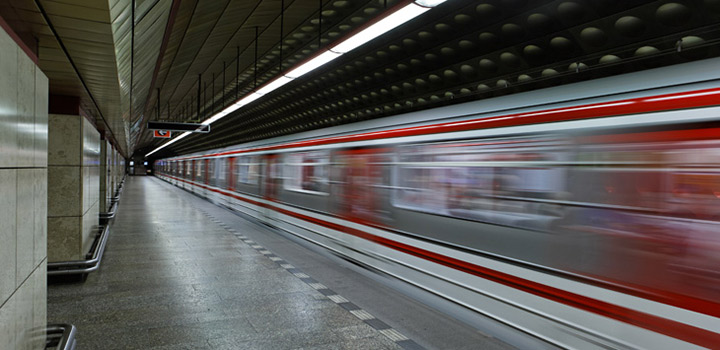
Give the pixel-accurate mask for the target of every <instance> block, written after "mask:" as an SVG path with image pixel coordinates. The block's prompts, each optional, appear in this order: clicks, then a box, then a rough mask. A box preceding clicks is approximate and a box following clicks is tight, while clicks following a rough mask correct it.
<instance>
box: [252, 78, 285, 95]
mask: <svg viewBox="0 0 720 350" xmlns="http://www.w3.org/2000/svg"><path fill="white" fill-rule="evenodd" d="M291 81H293V78H289V77H286V76H284V75H281V76H279V77H277V79H275V80H273V81H271V82H269V83H267V84H265V86H263V87H261V88H260V89H258V90H257V91H255V93H256V94H259V95H261V96H262V95H267V94H269V93H270V92H271V91H273V90H275V89H277V88H279V87H281V86H283V85H285V84H287V83H289V82H291Z"/></svg>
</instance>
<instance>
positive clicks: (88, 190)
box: [82, 166, 100, 215]
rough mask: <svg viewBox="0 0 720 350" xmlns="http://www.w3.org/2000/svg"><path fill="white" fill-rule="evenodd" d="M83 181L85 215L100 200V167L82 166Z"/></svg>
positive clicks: (83, 213)
mask: <svg viewBox="0 0 720 350" xmlns="http://www.w3.org/2000/svg"><path fill="white" fill-rule="evenodd" d="M82 176H83V177H82V182H83V198H82V202H83V209H82V210H83V212H82V215H85V213H87V211H88V210H90V208H92V207H93V206H95V205H97V204H98V203H99V202H100V167H98V166H85V167H82Z"/></svg>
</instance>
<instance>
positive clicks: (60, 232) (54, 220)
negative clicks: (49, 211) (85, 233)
mask: <svg viewBox="0 0 720 350" xmlns="http://www.w3.org/2000/svg"><path fill="white" fill-rule="evenodd" d="M81 219H82V217H80V216H64V217H49V218H48V225H47V228H48V229H47V245H48V247H51V248H52V249H48V252H47V254H48V261H50V262H54V261H67V260H79V259H82V258H84V256H81V254H80V238H81V237H80V232H82V222H81Z"/></svg>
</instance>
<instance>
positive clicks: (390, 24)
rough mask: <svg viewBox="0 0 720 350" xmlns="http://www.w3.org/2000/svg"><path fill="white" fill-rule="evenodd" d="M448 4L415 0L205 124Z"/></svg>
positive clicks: (254, 92) (433, 0) (443, 0)
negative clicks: (433, 9)
mask: <svg viewBox="0 0 720 350" xmlns="http://www.w3.org/2000/svg"><path fill="white" fill-rule="evenodd" d="M445 1H447V0H415V1H414V2H411V3H409V4H407V5H405V6H403V7H401V8H400V9H398V10H397V11H395V12H393V13H391V14H389V15H387V16H385V17H384V18H382V19H380V20H379V21H377V22H375V23H373V24H371V25H369V26H368V27H367V28H365V29H363V30H360V31H359V32H357V33H355V34H354V35H352V36H351V37H349V38H347V39H345V40H343V41H341V42H340V43H339V44H336V45H334V46H333V47H331V48H330V49H329V50H326V51H325V52H323V53H321V54H319V55H317V56H315V57H313V58H311V59H310V60H308V61H306V62H303V63H301V64H300V65H298V66H297V67H295V68H293V69H292V70H290V71H289V72H287V73H286V74H284V75H281V76H279V77H278V78H276V79H275V80H273V81H271V82H269V83H266V84H265V85H263V86H262V87H261V88H260V89H258V90H256V91H253V92H251V93H249V94H247V95H246V96H244V97H243V98H241V99H240V100H238V101H237V102H235V103H234V104H232V105H230V106H229V107H227V108H225V109H224V110H222V111H220V112H219V113H217V114H215V115H213V116H212V117H210V118H208V119H206V120H205V121H203V122H202V124H211V123H213V122H216V121H218V120H220V119H222V118H224V117H225V116H227V115H229V114H230V113H232V112H234V111H236V110H238V109H240V108H242V107H244V106H246V105H248V104H250V103H252V102H253V101H255V100H257V99H259V98H260V97H262V96H264V95H267V94H269V93H270V92H272V91H274V90H276V89H278V88H280V87H281V86H283V85H285V84H287V83H289V82H291V81H293V80H294V79H296V78H299V77H301V76H303V75H305V74H307V73H309V72H311V71H313V70H315V69H317V68H319V67H321V66H323V65H325V64H327V63H328V62H330V61H332V60H334V59H336V58H338V57H340V56H341V55H343V54H345V53H348V52H350V51H352V50H353V49H355V48H357V47H359V46H361V45H363V44H365V43H367V42H368V41H370V40H373V39H375V38H377V37H379V36H381V35H383V34H385V33H387V32H389V31H391V30H393V29H395V28H397V27H399V26H400V25H402V24H404V23H405V22H408V21H410V20H412V19H413V18H415V17H417V16H419V15H421V14H423V13H425V12H427V11H429V10H431V9H432V8H433V7H435V6H437V5H440V4H442V3H444V2H445ZM189 134H190V133H189V132H186V133H183V134H181V135H180V136H178V137H176V138H174V139H172V140H170V141H169V142H167V143H165V144H163V145H161V146H160V147H158V148H156V149H155V150H153V151H152V152H150V153H148V154H146V155H145V157H147V156H149V155H151V154H153V153H155V152H157V151H159V150H161V149H163V148H165V147H167V146H168V145H170V144H172V143H175V142H177V141H178V140H180V139H182V138H184V137H186V136H187V135H189Z"/></svg>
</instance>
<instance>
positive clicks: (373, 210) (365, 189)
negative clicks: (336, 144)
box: [335, 148, 387, 224]
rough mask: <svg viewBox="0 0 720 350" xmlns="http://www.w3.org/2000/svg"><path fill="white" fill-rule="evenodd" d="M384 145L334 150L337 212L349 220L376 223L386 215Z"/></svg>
mask: <svg viewBox="0 0 720 350" xmlns="http://www.w3.org/2000/svg"><path fill="white" fill-rule="evenodd" d="M386 153H387V152H386V150H385V149H381V148H370V149H367V148H366V149H352V150H344V151H340V152H338V154H337V161H336V162H335V164H336V166H339V167H340V169H339V171H338V172H337V174H339V179H338V180H339V181H338V182H337V183H338V184H339V188H337V191H336V192H335V193H336V194H337V200H338V201H339V206H338V207H339V209H340V215H341V216H343V217H346V218H347V219H349V220H352V221H356V222H362V223H368V224H378V223H380V222H381V221H383V220H382V219H383V218H384V217H386V216H387V211H386V210H384V209H385V208H384V202H385V201H384V200H383V198H384V197H385V189H384V186H383V184H384V183H385V181H384V169H383V163H385V162H383V159H385V158H386V156H385V154H386Z"/></svg>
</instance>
